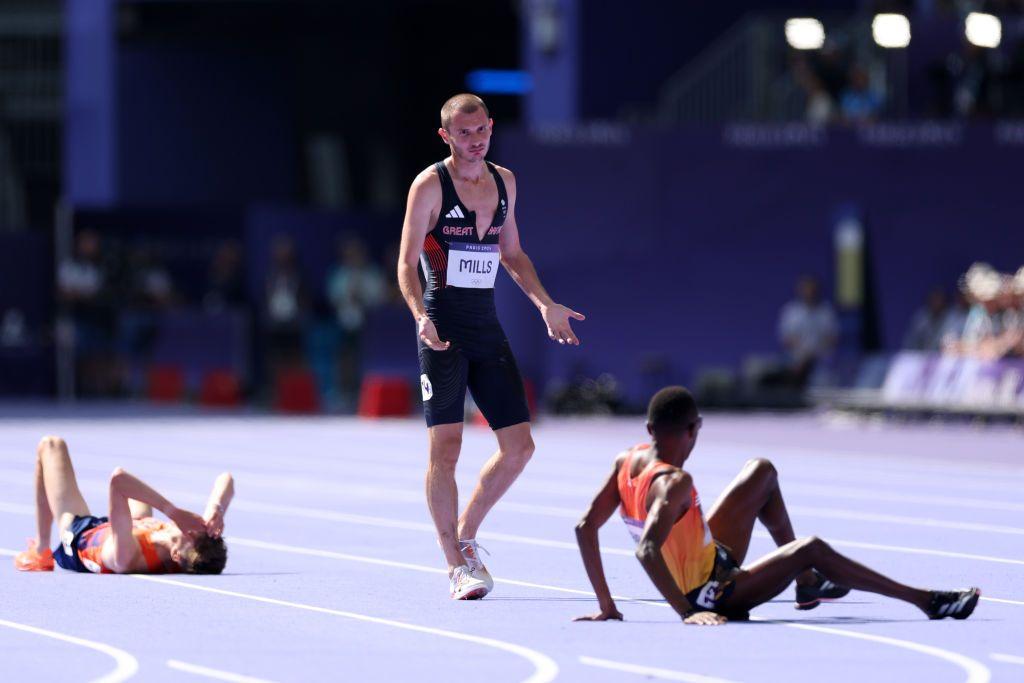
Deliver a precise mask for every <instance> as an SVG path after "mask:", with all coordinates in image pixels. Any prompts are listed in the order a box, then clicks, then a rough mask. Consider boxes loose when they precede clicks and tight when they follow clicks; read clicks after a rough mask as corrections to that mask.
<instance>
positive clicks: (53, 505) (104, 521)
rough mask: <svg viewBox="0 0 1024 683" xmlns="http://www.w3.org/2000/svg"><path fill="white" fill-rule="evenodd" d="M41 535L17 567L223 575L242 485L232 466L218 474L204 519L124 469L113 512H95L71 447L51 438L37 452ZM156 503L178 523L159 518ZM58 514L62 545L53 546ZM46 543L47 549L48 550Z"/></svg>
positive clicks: (113, 492)
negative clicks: (230, 521) (231, 514)
mask: <svg viewBox="0 0 1024 683" xmlns="http://www.w3.org/2000/svg"><path fill="white" fill-rule="evenodd" d="M36 453H37V458H36V473H35V485H36V523H37V524H38V535H37V536H36V538H35V539H32V540H31V541H29V548H28V550H26V551H24V552H21V553H18V555H17V556H16V557H15V558H14V566H15V567H16V568H18V569H20V570H22V571H41V572H45V571H53V565H54V562H56V564H58V565H59V566H61V567H62V568H64V569H68V570H71V571H77V572H92V573H95V574H164V573H173V572H186V573H189V574H219V573H221V572H222V571H223V570H224V564H225V562H226V561H227V548H226V547H225V545H224V540H223V539H222V538H221V533H222V532H223V531H224V514H225V513H226V512H227V508H228V504H229V503H230V502H231V498H232V497H233V496H234V492H235V486H234V481H233V480H232V478H231V475H230V474H229V473H227V472H225V473H224V474H221V475H220V476H219V477H217V479H216V481H215V482H214V485H213V492H212V493H211V494H210V500H209V502H208V503H207V506H206V514H205V515H204V516H203V517H200V516H199V515H197V514H195V513H194V512H189V511H188V510H183V509H181V508H178V507H175V506H174V505H173V504H172V503H171V502H170V501H169V500H167V499H166V498H164V497H163V496H162V495H160V494H159V493H157V492H156V491H154V490H153V489H152V488H150V487H149V486H148V485H146V484H145V483H143V482H141V481H139V480H138V479H136V478H135V477H134V476H132V475H130V474H128V473H127V472H125V471H124V470H123V469H121V468H120V467H118V468H117V469H115V470H114V473H113V474H112V475H111V477H110V517H109V521H108V518H107V517H93V516H91V515H90V514H89V507H88V506H87V505H86V504H85V499H83V498H82V493H81V491H79V489H78V482H77V480H76V479H75V470H74V468H73V467H72V466H71V458H70V457H69V456H68V447H67V444H66V443H64V440H63V439H61V438H60V437H56V436H45V437H43V439H42V440H41V441H40V442H39V447H38V449H37V451H36ZM153 508H156V509H157V510H160V511H161V512H163V513H164V514H165V515H167V517H169V518H170V520H171V521H170V522H163V521H160V520H157V519H153V518H152V517H151V515H152V513H153ZM54 519H56V520H57V529H58V530H59V532H60V541H61V544H60V545H59V546H58V547H57V548H55V549H54V550H53V551H52V552H51V551H50V549H49V545H50V530H51V527H52V525H53V521H54ZM40 548H41V549H42V550H40Z"/></svg>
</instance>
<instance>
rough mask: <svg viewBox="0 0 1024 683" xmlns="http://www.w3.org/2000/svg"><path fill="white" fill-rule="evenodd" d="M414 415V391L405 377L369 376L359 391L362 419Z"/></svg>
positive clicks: (365, 378) (364, 379)
mask: <svg viewBox="0 0 1024 683" xmlns="http://www.w3.org/2000/svg"><path fill="white" fill-rule="evenodd" d="M410 413H412V390H411V389H410V387H409V382H408V380H406V379H405V378H404V377H395V376H392V375H367V376H366V377H364V378H363V384H362V386H361V387H360V390H359V416H360V417H404V416H406V415H409V414H410Z"/></svg>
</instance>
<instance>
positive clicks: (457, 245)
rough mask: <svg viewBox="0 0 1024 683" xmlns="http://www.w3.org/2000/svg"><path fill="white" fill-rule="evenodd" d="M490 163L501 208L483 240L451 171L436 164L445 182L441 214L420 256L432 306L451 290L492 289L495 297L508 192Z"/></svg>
mask: <svg viewBox="0 0 1024 683" xmlns="http://www.w3.org/2000/svg"><path fill="white" fill-rule="evenodd" d="M486 163H487V170H488V171H490V172H491V175H492V176H494V182H495V184H496V185H497V186H498V206H497V208H496V209H495V211H494V219H493V220H492V221H491V225H490V226H489V227H488V228H487V232H486V233H484V236H483V239H480V238H479V237H478V234H477V229H476V214H475V213H474V212H472V211H470V210H469V209H468V208H466V205H465V204H463V203H462V201H461V200H460V199H459V195H458V194H457V193H456V192H455V184H454V183H453V182H452V177H451V175H450V174H449V173H448V168H447V167H446V166H445V165H444V162H443V161H439V162H437V163H436V164H434V168H435V169H436V170H437V176H438V178H439V179H440V181H441V191H442V199H441V211H440V212H439V213H438V216H437V223H436V224H435V225H434V228H433V230H431V231H430V232H429V233H428V234H427V237H426V240H424V242H423V253H422V254H420V265H421V266H422V267H423V273H424V275H425V276H426V279H427V287H426V291H424V297H423V298H424V303H426V304H428V306H429V305H430V304H431V303H433V302H435V301H436V300H437V298H438V294H439V293H440V292H442V291H443V290H445V289H451V288H456V289H473V290H489V291H490V293H491V295H492V296H493V291H494V278H495V277H496V276H497V274H498V266H499V265H500V262H501V256H500V253H499V250H498V236H499V235H500V234H501V228H502V226H503V225H504V224H505V217H506V216H507V215H508V193H507V192H506V191H505V183H504V181H503V180H502V179H501V174H500V173H498V169H497V168H495V167H494V164H492V163H490V162H486Z"/></svg>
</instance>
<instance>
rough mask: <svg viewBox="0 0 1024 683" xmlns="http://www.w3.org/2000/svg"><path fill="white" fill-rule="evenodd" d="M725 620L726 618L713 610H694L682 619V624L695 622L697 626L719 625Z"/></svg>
mask: <svg viewBox="0 0 1024 683" xmlns="http://www.w3.org/2000/svg"><path fill="white" fill-rule="evenodd" d="M726 621H728V619H726V618H725V617H723V616H722V615H721V614H715V613H714V612H694V613H693V614H691V615H690V616H688V617H686V618H685V619H683V623H684V624H696V625H697V626H721V625H722V624H724V623H725V622H726Z"/></svg>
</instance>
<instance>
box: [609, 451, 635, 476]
mask: <svg viewBox="0 0 1024 683" xmlns="http://www.w3.org/2000/svg"><path fill="white" fill-rule="evenodd" d="M632 452H633V451H632V449H629V448H627V449H626V450H624V451H619V454H618V455H616V456H615V461H614V464H613V465H612V468H613V469H614V470H615V471H616V472H618V471H619V470H620V469H621V468H622V463H624V462H626V458H628V457H629V454H630V453H632Z"/></svg>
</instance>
